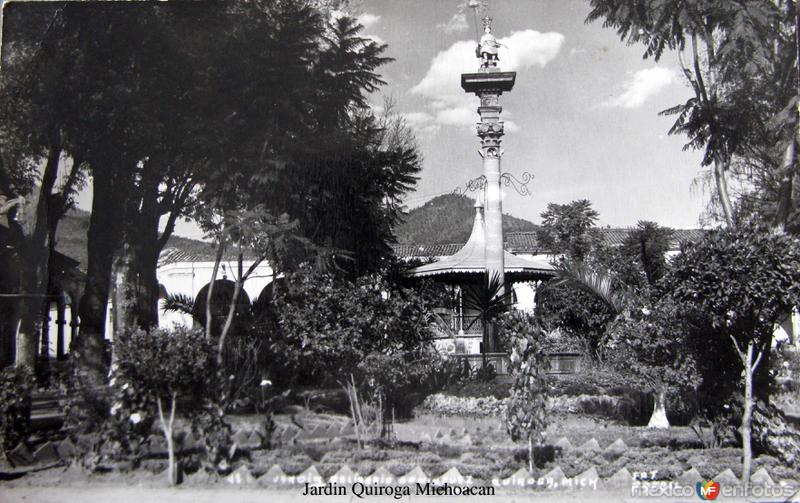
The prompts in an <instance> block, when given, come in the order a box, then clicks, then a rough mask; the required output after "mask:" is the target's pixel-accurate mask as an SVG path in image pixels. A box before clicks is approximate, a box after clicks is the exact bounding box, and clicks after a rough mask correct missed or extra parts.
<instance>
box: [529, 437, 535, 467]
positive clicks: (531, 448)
mask: <svg viewBox="0 0 800 503" xmlns="http://www.w3.org/2000/svg"><path fill="white" fill-rule="evenodd" d="M533 464H534V463H533V437H528V471H529V472H530V473H531V475H532V474H533Z"/></svg>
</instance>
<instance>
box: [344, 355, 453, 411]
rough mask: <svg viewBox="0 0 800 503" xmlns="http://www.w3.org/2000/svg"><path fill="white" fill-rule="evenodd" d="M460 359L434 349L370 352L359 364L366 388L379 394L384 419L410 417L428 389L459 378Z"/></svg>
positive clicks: (436, 389) (440, 386)
mask: <svg viewBox="0 0 800 503" xmlns="http://www.w3.org/2000/svg"><path fill="white" fill-rule="evenodd" d="M462 370H463V369H462V367H461V366H460V365H459V362H457V361H454V360H451V359H449V358H447V357H445V356H442V355H440V354H439V353H437V352H436V351H433V350H430V351H396V352H392V353H389V354H384V353H378V352H373V353H370V354H369V355H367V357H366V358H365V359H364V361H362V362H361V363H360V364H359V365H358V373H359V374H360V375H361V376H362V378H361V381H362V383H363V385H362V386H363V387H364V388H365V389H366V391H368V392H370V393H372V394H373V395H377V394H379V395H381V397H382V399H381V402H382V404H383V419H384V421H386V420H388V419H390V418H391V417H392V416H394V415H396V417H409V416H410V415H411V411H412V409H413V408H414V407H415V406H416V405H417V404H418V403H419V401H421V400H422V399H424V398H425V396H427V395H428V394H430V393H433V392H436V391H440V390H441V389H443V388H444V387H445V386H447V385H449V384H452V383H453V382H457V381H459V380H460V379H461V378H462Z"/></svg>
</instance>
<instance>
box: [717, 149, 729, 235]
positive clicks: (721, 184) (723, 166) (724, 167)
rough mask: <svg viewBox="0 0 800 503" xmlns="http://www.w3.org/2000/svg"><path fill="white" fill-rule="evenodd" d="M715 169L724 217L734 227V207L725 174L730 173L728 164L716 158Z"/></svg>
mask: <svg viewBox="0 0 800 503" xmlns="http://www.w3.org/2000/svg"><path fill="white" fill-rule="evenodd" d="M713 169H714V181H715V183H716V186H717V196H718V197H719V202H720V206H721V207H722V215H723V216H724V217H725V223H726V224H727V225H728V226H731V225H733V205H732V204H731V196H730V192H729V190H728V179H727V178H726V177H725V173H726V171H728V163H727V162H726V161H724V160H722V159H720V158H719V156H714V168H713Z"/></svg>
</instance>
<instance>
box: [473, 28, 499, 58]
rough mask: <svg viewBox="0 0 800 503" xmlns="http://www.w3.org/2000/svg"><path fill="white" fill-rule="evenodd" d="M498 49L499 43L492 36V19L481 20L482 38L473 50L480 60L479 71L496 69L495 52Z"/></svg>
mask: <svg viewBox="0 0 800 503" xmlns="http://www.w3.org/2000/svg"><path fill="white" fill-rule="evenodd" d="M499 48H500V42H498V41H497V39H496V38H495V36H494V35H492V18H490V17H488V16H487V17H485V18H483V36H482V37H481V41H480V42H479V43H478V47H477V48H476V49H475V53H476V55H477V56H478V58H479V59H480V60H481V69H482V70H488V69H490V68H497V61H498V58H497V50H498V49H499Z"/></svg>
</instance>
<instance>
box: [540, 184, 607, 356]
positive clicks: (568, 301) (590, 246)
mask: <svg viewBox="0 0 800 503" xmlns="http://www.w3.org/2000/svg"><path fill="white" fill-rule="evenodd" d="M541 216H542V227H541V228H540V229H539V230H538V231H537V235H536V237H537V239H538V240H539V242H540V243H541V244H542V246H543V247H544V248H545V249H547V250H548V251H549V252H550V254H551V255H552V257H553V258H552V262H553V264H554V265H555V266H557V269H558V270H561V271H564V272H568V271H572V272H574V273H576V274H578V275H581V274H583V273H589V272H592V273H594V269H595V268H594V267H590V266H589V265H588V264H594V263H596V262H597V260H598V257H602V256H604V255H605V254H606V250H605V248H604V247H603V245H602V242H601V239H600V236H599V235H598V234H597V233H596V232H595V229H594V223H595V222H596V221H597V218H598V217H599V214H598V213H597V211H595V210H594V209H593V208H592V203H591V202H590V201H588V200H586V199H581V200H576V201H572V202H570V203H567V204H555V203H550V204H548V205H547V210H546V211H545V212H543V213H542V215H541ZM599 249H603V252H602V253H598V250H599ZM582 269H585V271H583V272H580V271H579V270H582ZM606 276H608V275H606ZM565 279H566V276H564V274H562V278H561V279H557V280H555V281H553V280H551V281H549V282H546V283H544V284H543V285H542V287H541V288H540V289H539V291H538V292H537V299H536V315H537V316H538V317H539V319H540V320H541V321H542V323H543V324H544V325H545V326H548V327H550V328H551V329H552V328H559V327H560V328H563V329H564V330H565V331H567V332H568V333H570V335H572V336H574V337H577V338H579V339H580V340H581V341H582V342H583V345H584V348H583V349H584V352H585V353H586V354H587V355H588V356H589V357H591V358H597V359H600V358H601V355H600V353H599V352H598V350H599V349H600V347H601V344H600V341H601V338H602V336H603V333H604V332H605V328H606V326H607V325H608V323H609V322H610V321H611V320H612V319H613V317H614V314H615V311H614V309H615V307H614V305H613V303H612V304H611V305H609V304H608V303H607V302H606V301H610V300H611V298H610V297H607V298H606V300H605V301H604V300H603V298H602V296H601V297H597V296H596V295H595V294H597V293H598V291H597V290H590V291H586V290H585V289H584V288H583V286H582V285H583V283H582V282H580V281H577V282H574V281H566V280H565ZM595 279H598V280H599V282H600V283H608V284H607V285H605V287H607V290H608V292H609V293H610V288H611V283H610V282H609V281H610V277H608V278H605V277H604V278H599V276H598V277H596V278H595Z"/></svg>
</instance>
